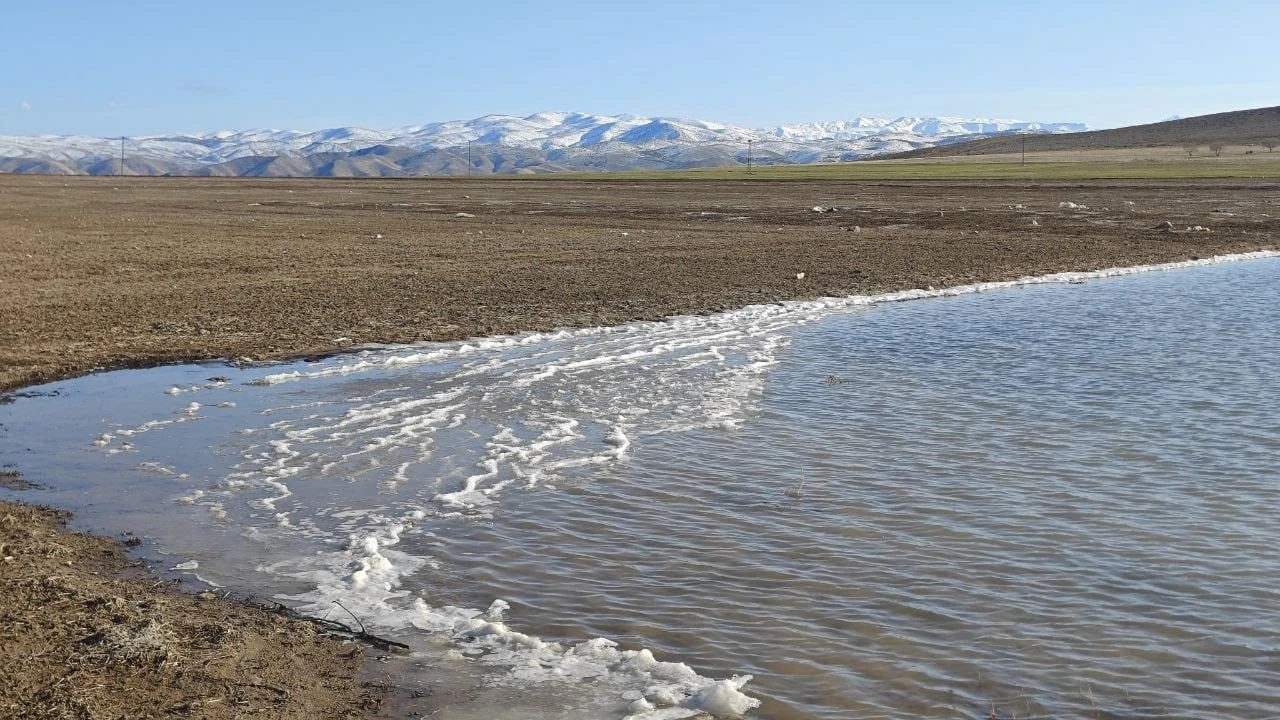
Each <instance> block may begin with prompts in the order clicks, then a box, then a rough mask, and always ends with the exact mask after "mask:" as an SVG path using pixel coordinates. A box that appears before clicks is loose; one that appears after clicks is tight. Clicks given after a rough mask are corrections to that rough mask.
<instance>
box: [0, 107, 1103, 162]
mask: <svg viewBox="0 0 1280 720" xmlns="http://www.w3.org/2000/svg"><path fill="white" fill-rule="evenodd" d="M1086 129H1087V128H1086V127H1085V125H1084V124H1082V123H1028V122H1017V121H1012V120H972V119H961V118H912V117H903V118H897V119H895V120H882V119H876V118H857V119H854V120H847V121H837V122H810V123H800V124H795V125H782V126H779V127H776V128H771V129H765V130H758V129H757V130H752V129H747V128H742V127H736V126H733V125H725V124H721V123H714V122H706V121H702V120H686V119H676V118H648V117H637V116H634V115H619V116H606V115H587V114H583V113H570V112H542V113H536V114H534V115H530V116H528V117H517V116H513V115H486V116H484V117H479V118H475V119H474V120H465V121H462V120H455V121H449V122H440V123H431V124H427V125H417V126H410V127H405V128H400V129H397V130H367V129H364V128H353V127H342V128H333V129H328V130H317V131H297V130H243V131H220V132H209V133H192V134H183V135H147V136H140V137H131V138H125V139H124V141H123V151H124V157H125V168H124V171H125V172H126V173H128V174H143V175H163V174H174V175H254V176H281V175H286V176H309V175H325V176H330V175H346V176H361V175H368V176H394V175H436V174H466V173H467V172H468V162H470V171H471V172H473V173H476V172H479V173H530V172H554V171H559V170H624V169H641V168H682V167H709V166H718V165H734V164H743V163H746V162H747V159H748V155H750V156H751V161H752V162H755V163H759V164H778V163H814V162H842V161H847V160H855V159H859V158H864V157H869V156H873V155H881V154H885V153H894V152H902V151H906V150H912V149H915V148H919V147H925V146H930V145H936V144H939V143H946V142H955V141H959V140H967V139H970V138H974V137H980V136H986V135H993V134H999V133H1015V132H1035V133H1059V132H1078V131H1083V130H1086ZM120 156H121V139H120V138H99V137H86V136H75V135H36V136H24V135H0V172H39V173H54V174H58V173H63V174H85V173H87V174H95V175H110V174H115V173H117V172H119V171H120Z"/></svg>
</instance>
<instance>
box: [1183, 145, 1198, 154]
mask: <svg viewBox="0 0 1280 720" xmlns="http://www.w3.org/2000/svg"><path fill="white" fill-rule="evenodd" d="M1182 149H1183V150H1186V151H1187V157H1191V156H1192V155H1195V154H1196V145H1195V143H1187V144H1186V145H1183V146H1182Z"/></svg>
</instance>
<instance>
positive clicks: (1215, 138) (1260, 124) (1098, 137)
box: [894, 106, 1280, 157]
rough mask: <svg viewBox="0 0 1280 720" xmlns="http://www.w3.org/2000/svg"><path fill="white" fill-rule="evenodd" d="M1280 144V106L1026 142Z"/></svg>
mask: <svg viewBox="0 0 1280 720" xmlns="http://www.w3.org/2000/svg"><path fill="white" fill-rule="evenodd" d="M1212 143H1222V144H1224V145H1258V146H1263V145H1265V144H1267V143H1272V144H1273V145H1274V144H1280V106H1277V107H1266V108H1255V109H1252V110H1233V111H1231V112H1223V113H1213V114H1210V115H1197V116H1195V117H1186V118H1176V119H1172V120H1165V121H1162V122H1157V123H1148V124H1145V125H1130V126H1128V127H1122V128H1115V129H1112V130H1092V131H1088V132H1078V133H1069V134H1061V135H1052V136H1049V137H1037V138H1035V139H1034V140H1029V141H1028V142H1027V143H1026V149H1027V150H1028V151H1036V152H1046V151H1070V150H1076V151H1080V150H1107V149H1125V148H1138V147H1184V146H1189V145H1201V146H1204V145H1209V144H1212ZM1022 149H1023V142H1022V138H1021V137H990V138H982V139H974V140H971V141H968V142H960V143H948V144H946V145H942V144H939V145H937V146H932V147H921V148H912V150H911V151H908V152H904V153H901V154H899V155H894V157H945V156H957V155H999V154H1008V153H1018V152H1021V150H1022Z"/></svg>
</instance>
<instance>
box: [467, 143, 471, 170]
mask: <svg viewBox="0 0 1280 720" xmlns="http://www.w3.org/2000/svg"><path fill="white" fill-rule="evenodd" d="M467 177H471V141H470V140H468V141H467Z"/></svg>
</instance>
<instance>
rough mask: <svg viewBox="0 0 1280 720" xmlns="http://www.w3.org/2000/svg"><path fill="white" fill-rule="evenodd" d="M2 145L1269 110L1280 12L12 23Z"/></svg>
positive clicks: (155, 7) (331, 10) (297, 15)
mask: <svg viewBox="0 0 1280 720" xmlns="http://www.w3.org/2000/svg"><path fill="white" fill-rule="evenodd" d="M0 17H3V24H4V26H5V28H6V30H7V32H5V41H4V43H3V44H0V68H3V70H2V71H0V135H34V134H82V135H95V136H102V137H116V136H121V135H129V136H136V135H148V134H161V133H178V132H196V131H213V130H244V129H255V128H273V129H289V130H315V129H322V128H331V127H341V126H357V127H365V128H372V129H393V128H400V127H405V126H411V125H421V124H425V123H430V122H439V121H445V120H462V119H470V118H474V117H479V116H481V115H486V114H490V113H500V114H509V115H529V114H532V113H535V112H539V111H544V110H566V111H577V112H585V113H592V114H599V115H619V114H627V113H629V114H634V115H642V116H661V117H680V118H695V119H700V120H710V121H715V122H722V123H728V124H733V125H740V126H744V127H750V128H765V127H772V126H776V125H780V124H784V123H793V122H808V121H831V120H848V119H852V118H854V117H859V116H862V117H886V118H894V117H901V116H921V117H934V116H953V117H970V118H979V117H981V118H1002V119H1012V120H1024V121H1038V122H1084V123H1087V124H1088V125H1089V126H1090V127H1093V128H1108V127H1119V126H1123V125H1132V124H1138V123H1144V122H1156V121H1159V120H1164V119H1168V118H1169V117H1171V116H1182V117H1189V116H1192V115H1201V114H1206V113H1212V112H1223V111H1227V110H1241V109H1246V108H1254V107H1266V106H1273V105H1280V73H1277V70H1278V69H1280V42H1276V40H1275V37H1276V36H1275V33H1276V32H1277V28H1280V3H1277V2H1274V1H1272V0H1267V1H1258V2H1253V1H1250V0H1218V1H1217V2H1187V1H1182V0H1164V1H1163V2H1124V1H1123V0H1120V1H1117V2H1089V1H1083V0H1082V1H1080V2H1074V3H1068V2H1052V3H1051V2H1039V1H1036V0H1024V1H1023V2H994V1H993V2H982V1H980V0H969V2H956V1H955V0H951V1H949V2H933V1H932V0H916V1H914V2H902V3H899V2H891V1H888V0H881V2H877V3H868V2H856V1H853V0H849V1H846V2H803V0H795V1H793V2H787V3H783V2H755V1H753V0H738V1H737V2H714V1H707V2H698V1H697V0H683V1H668V0H643V1H635V2H608V1H607V0H594V1H592V2H568V1H566V2H557V1H556V0H543V1H542V2H537V3H534V2H504V1H502V0H481V1H480V2H472V3H462V2H456V1H455V2H430V1H425V0H424V1H422V2H407V1H405V2H390V1H388V2H378V1H377V0H366V1H364V2H353V1H352V0H346V1H345V2H329V1H328V0H308V1H307V2H286V1H277V2H270V1H268V0H261V1H260V2H239V1H227V2H218V1H217V0H205V1H204V2H198V3H197V2H184V1H183V0H169V1H168V2H148V1H141V0H140V1H137V2H128V1H123V2H118V3H108V2H102V1H101V0H84V1H81V0H42V1H41V2H34V1H32V0H0Z"/></svg>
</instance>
